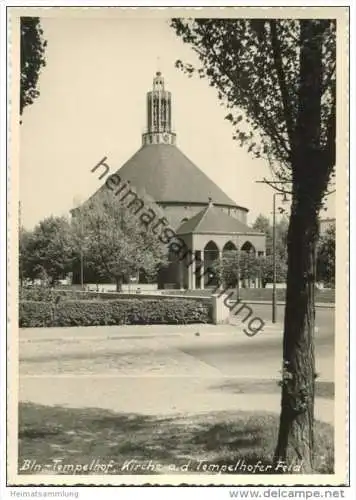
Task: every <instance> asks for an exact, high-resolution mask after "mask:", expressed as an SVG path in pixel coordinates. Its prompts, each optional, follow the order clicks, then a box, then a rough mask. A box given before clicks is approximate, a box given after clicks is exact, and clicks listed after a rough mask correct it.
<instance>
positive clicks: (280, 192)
mask: <svg viewBox="0 0 356 500" xmlns="http://www.w3.org/2000/svg"><path fill="white" fill-rule="evenodd" d="M255 182H256V183H258V184H267V185H269V186H271V187H274V185H276V184H282V185H286V184H287V185H288V184H291V181H274V180H267V179H263V180H262V181H255ZM287 193H289V194H291V195H292V192H291V191H279V192H277V193H274V195H273V227H272V240H273V241H272V245H273V249H272V253H273V255H272V259H273V285H272V286H273V289H272V323H275V322H276V318H277V311H276V278H277V269H276V196H283V202H285V201H288V200H287Z"/></svg>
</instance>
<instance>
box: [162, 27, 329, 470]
mask: <svg viewBox="0 0 356 500" xmlns="http://www.w3.org/2000/svg"><path fill="white" fill-rule="evenodd" d="M171 25H172V27H173V29H174V30H175V32H176V34H177V35H178V36H179V37H181V39H182V40H183V42H185V43H187V44H189V45H191V46H192V48H193V50H194V51H195V53H196V54H197V56H198V58H199V61H200V63H201V64H200V67H199V68H194V67H193V66H192V65H191V64H183V63H182V62H181V61H177V67H178V68H181V69H183V70H184V71H185V72H186V73H187V74H188V75H189V76H192V75H193V74H194V73H197V74H198V76H200V77H201V78H207V79H208V81H209V83H210V85H211V86H212V87H214V88H215V89H216V90H217V92H218V98H219V99H220V100H221V101H222V103H223V104H225V105H226V106H227V107H228V108H229V109H230V112H229V114H228V115H227V116H226V118H227V119H228V120H229V121H230V122H231V123H232V125H233V127H234V129H235V134H234V138H235V139H236V140H237V141H238V142H239V143H240V144H241V145H245V146H247V147H248V151H249V152H251V153H252V154H254V155H255V156H256V157H259V158H265V159H266V160H267V161H268V162H269V165H270V168H271V170H272V173H273V176H274V180H276V181H278V180H279V181H286V182H290V184H289V185H290V186H291V188H288V189H287V190H288V191H290V192H291V194H292V205H291V213H290V222H289V227H288V276H287V293H286V309H285V319H284V335H283V363H282V373H283V380H282V384H281V385H282V400H281V416H280V426H279V435H278V442H277V446H276V451H275V461H276V462H277V461H278V460H282V461H284V462H286V463H287V464H288V465H292V466H298V467H299V469H300V471H301V472H303V473H311V472H313V459H314V432H313V429H314V397H315V396H314V395H315V359H314V330H315V279H316V244H317V238H318V215H319V212H320V209H321V207H322V204H323V200H324V196H325V194H326V193H327V189H328V184H329V181H330V178H331V176H332V175H333V170H334V167H335V129H336V117H335V116H336V113H335V106H336V73H335V68H336V21H335V20H330V19H301V20H299V19H278V20H277V19H266V18H265V19H173V20H172V21H171ZM271 185H272V187H274V188H275V189H279V187H280V185H279V184H275V183H273V182H272V183H271ZM287 185H288V184H287ZM298 467H297V469H298Z"/></svg>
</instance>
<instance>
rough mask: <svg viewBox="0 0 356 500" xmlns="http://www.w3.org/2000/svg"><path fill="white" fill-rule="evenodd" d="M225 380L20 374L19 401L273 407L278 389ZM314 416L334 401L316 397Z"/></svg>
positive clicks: (150, 410) (144, 410)
mask: <svg viewBox="0 0 356 500" xmlns="http://www.w3.org/2000/svg"><path fill="white" fill-rule="evenodd" d="M228 382H231V379H224V378H221V377H205V378H198V377H191V376H187V377H175V376H174V377H168V376H164V377H159V376H156V377H152V376H145V377H140V376H139V377H132V376H131V377H130V376H126V377H123V376H119V377H117V376H108V377H100V376H95V377H85V376H82V377H81V376H78V375H75V376H69V377H68V376H66V377H60V376H57V377H47V376H44V377H41V378H39V377H36V376H34V377H21V379H20V401H31V402H34V403H38V404H43V405H60V406H66V407H72V408H86V407H87V408H89V407H92V408H103V409H108V410H112V411H115V412H122V413H131V412H132V413H140V414H144V415H172V414H176V413H181V414H193V413H202V412H212V411H228V410H230V411H256V412H258V411H271V412H275V413H279V411H280V395H279V394H261V393H257V394H235V393H233V392H229V391H225V390H223V389H222V388H221V386H222V385H225V384H226V385H227V384H228ZM39 387H40V390H39ZM315 417H316V419H317V420H321V421H323V422H327V423H329V424H332V425H333V423H334V401H333V400H331V399H326V398H316V401H315Z"/></svg>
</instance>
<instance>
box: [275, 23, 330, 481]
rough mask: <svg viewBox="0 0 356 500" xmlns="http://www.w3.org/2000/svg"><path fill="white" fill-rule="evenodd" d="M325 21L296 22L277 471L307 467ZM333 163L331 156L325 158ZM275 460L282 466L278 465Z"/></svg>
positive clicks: (323, 182) (322, 183) (324, 178)
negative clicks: (297, 56) (297, 53)
mask: <svg viewBox="0 0 356 500" xmlns="http://www.w3.org/2000/svg"><path fill="white" fill-rule="evenodd" d="M327 25H328V21H325V20H303V21H301V30H300V39H301V49H300V81H299V106H298V116H297V121H296V130H295V133H294V134H293V136H292V151H293V154H292V171H293V201H292V209H291V216H290V223H289V228H288V273H287V293H286V308H285V318H284V337H283V366H282V381H281V384H282V401H281V407H282V408H281V416H280V427H279V435H278V443H277V447H276V451H275V470H276V471H277V472H289V473H292V472H300V473H311V472H313V452H314V450H313V448H314V436H313V427H314V387H315V360H314V329H315V328H314V327H315V278H316V276H315V273H316V244H317V237H318V213H319V210H320V205H321V200H322V195H323V193H324V191H325V188H326V186H327V183H328V179H329V164H328V162H326V161H325V158H324V157H323V155H322V154H321V140H320V137H321V96H322V72H323V66H322V35H323V32H324V31H325V29H326V27H327ZM330 161H331V162H333V158H331V159H330ZM278 461H281V462H282V463H284V464H285V465H286V466H287V467H288V468H287V470H284V471H283V470H282V468H279V469H278Z"/></svg>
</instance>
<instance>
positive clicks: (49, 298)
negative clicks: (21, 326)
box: [20, 287, 165, 302]
mask: <svg viewBox="0 0 356 500" xmlns="http://www.w3.org/2000/svg"><path fill="white" fill-rule="evenodd" d="M133 295H134V296H135V295H136V294H133V293H131V294H129V293H122V292H120V293H119V292H94V291H93V292H89V291H82V290H70V289H68V290H58V289H54V288H46V287H31V288H22V289H20V301H22V300H23V301H28V300H30V301H32V300H33V301H41V302H53V301H55V300H56V298H57V297H60V298H61V299H63V300H116V299H122V298H126V297H132V296H133ZM142 295H145V294H144V293H143V294H142ZM142 295H141V294H140V297H141V298H142ZM146 296H147V295H146ZM164 298H165V297H164Z"/></svg>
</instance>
